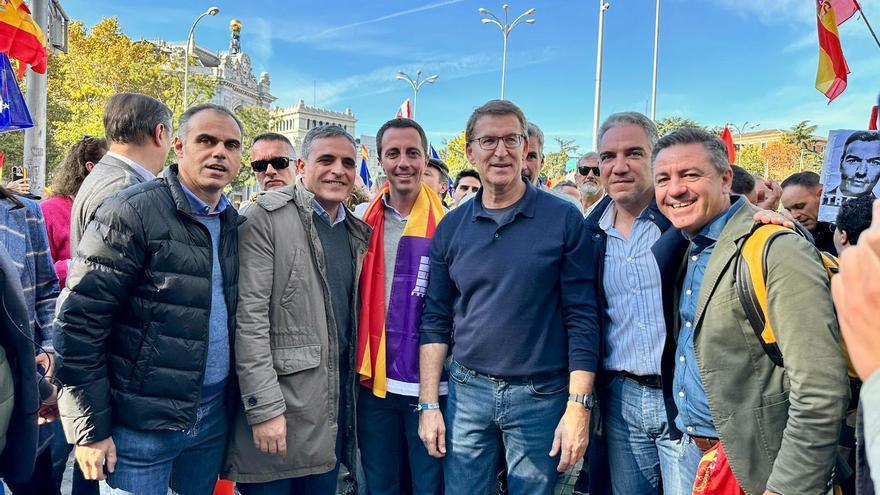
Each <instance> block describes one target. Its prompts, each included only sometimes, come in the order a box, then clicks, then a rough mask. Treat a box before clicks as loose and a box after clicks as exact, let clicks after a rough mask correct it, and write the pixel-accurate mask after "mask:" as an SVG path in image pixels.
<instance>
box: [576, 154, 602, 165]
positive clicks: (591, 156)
mask: <svg viewBox="0 0 880 495" xmlns="http://www.w3.org/2000/svg"><path fill="white" fill-rule="evenodd" d="M584 160H596V161H599V153H597V152H595V151H590V152H588V153H584V156H582V157H580V158H578V163H580V162H582V161H584Z"/></svg>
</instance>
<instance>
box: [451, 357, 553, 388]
mask: <svg viewBox="0 0 880 495" xmlns="http://www.w3.org/2000/svg"><path fill="white" fill-rule="evenodd" d="M453 362H455V364H457V365H458V366H459V367H460V368H461V369H463V370H465V371H466V372H468V373H470V374H471V375H472V376H480V377H483V378H488V379H489V380H492V381H496V382H507V383H515V384H527V383H529V382H530V381H543V380H548V379H551V378H558V377H559V376H562V375H567V374H568V373H567V372H566V371H565V370H559V371H549V372H546V373H537V374H534V375H525V376H507V375H490V374H488V373H481V372H479V371H475V370H473V369H471V368H468V367H467V366H465V365H463V364H461V363H460V362H458V361H457V360H455V359H453Z"/></svg>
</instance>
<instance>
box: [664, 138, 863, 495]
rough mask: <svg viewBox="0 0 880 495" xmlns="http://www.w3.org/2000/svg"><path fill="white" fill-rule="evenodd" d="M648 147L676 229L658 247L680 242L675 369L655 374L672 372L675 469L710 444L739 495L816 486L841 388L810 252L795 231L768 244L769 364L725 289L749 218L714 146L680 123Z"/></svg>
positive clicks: (718, 145) (839, 414)
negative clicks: (773, 344)
mask: <svg viewBox="0 0 880 495" xmlns="http://www.w3.org/2000/svg"><path fill="white" fill-rule="evenodd" d="M653 153H654V155H653V161H654V184H655V195H656V199H657V204H658V206H659V207H660V210H661V211H662V212H663V214H664V215H665V216H666V217H667V218H669V220H670V221H671V222H672V223H673V225H674V226H675V227H677V228H678V229H680V230H679V231H675V230H671V231H668V232H667V233H666V234H664V236H663V237H662V238H661V239H660V241H658V243H663V242H667V241H671V242H679V241H680V239H681V235H682V234H684V237H685V238H686V239H687V240H688V243H689V246H688V254H687V259H686V266H685V267H683V268H682V271H681V274H680V277H681V278H680V283H681V287H680V289H679V290H680V293H679V294H678V296H679V297H678V303H677V305H676V307H675V310H676V325H675V326H674V327H672V328H671V329H670V332H671V333H672V334H673V339H672V340H671V344H670V343H669V342H670V340H668V341H667V342H668V343H667V352H665V353H664V366H665V367H666V368H667V369H673V368H674V373H672V374H667V373H664V374H663V376H664V377H667V376H672V377H673V378H672V387H671V392H672V397H673V399H674V400H675V404H676V406H677V410H678V414H677V417H676V418H675V425H676V427H677V428H678V429H679V430H680V431H681V432H682V433H683V434H684V436H683V438H682V442H683V445H682V450H681V451H682V462H681V475H682V476H685V475H686V474H688V473H689V476H690V477H691V478H692V479H693V478H694V476H695V474H696V472H697V467H698V464H699V463H700V458H701V456H702V454H703V452H705V451H708V450H710V449H716V451H717V452H718V453H719V456H720V455H722V454H726V456H727V459H728V462H729V465H730V469H731V471H732V473H733V475H734V476H735V478H736V482H737V483H738V484H739V487H740V488H741V489H742V490H743V491H744V492H745V493H747V494H756V495H761V494H794V493H797V494H824V493H827V492H828V490H829V488H830V482H831V476H832V468H833V466H834V463H835V455H836V446H837V439H838V433H839V428H840V424H841V420H842V419H843V416H844V409H845V407H846V405H847V403H848V400H847V399H848V396H849V388H848V382H847V376H846V365H845V363H844V358H843V354H842V352H841V350H840V343H839V342H840V335H839V332H838V326H837V320H836V318H835V315H834V310H833V308H832V304H831V297H830V292H829V281H828V276H827V275H826V274H825V271H824V267H823V266H822V264H821V261H820V258H819V255H818V253H817V251H816V250H815V248H814V247H813V246H811V245H810V244H809V242H807V241H806V240H805V239H803V238H801V237H799V236H797V235H783V236H781V237H779V238H778V239H777V240H775V241H774V242H773V243H772V244H771V245H770V247H769V249H768V252H767V258H766V259H767V267H766V277H767V309H768V314H769V321H770V322H771V323H772V325H773V330H774V332H775V335H776V338H777V340H778V342H777V343H778V345H779V348H780V349H781V351H782V355H783V357H784V367H780V366H776V365H775V364H774V363H773V362H772V361H771V360H770V358H769V357H768V356H767V355H766V353H765V352H764V349H763V347H762V345H761V343H760V342H759V340H758V338H757V337H756V336H755V333H754V331H753V330H752V326H751V325H750V323H749V321H748V319H747V317H746V315H745V312H744V310H743V308H742V305H741V303H740V300H739V298H738V296H737V293H736V289H735V285H734V276H735V271H736V270H735V269H734V267H735V261H736V257H737V256H739V251H738V248H739V246H740V245H741V243H742V241H743V240H744V239H745V238H746V237H747V236H748V235H749V234H750V232H751V230H752V227H753V225H754V219H753V212H752V211H751V210H750V209H749V208H748V207H743V206H744V204H745V199H744V198H742V197H739V196H733V197H732V198H731V196H730V195H729V194H730V187H731V183H732V175H733V174H732V170H731V169H730V166H729V164H728V160H727V149H726V147H725V145H724V143H723V142H721V140H720V139H718V138H717V137H715V136H713V135H710V134H708V133H706V132H704V131H701V130H698V129H681V130H678V131H675V132H673V133H671V134H669V135H667V136H664V137H663V138H661V139H660V141H659V142H658V143H657V146H656V147H655V148H654V152H653ZM674 236H678V239H675V238H674ZM671 351H674V352H671ZM719 441H720V445H718V443H719Z"/></svg>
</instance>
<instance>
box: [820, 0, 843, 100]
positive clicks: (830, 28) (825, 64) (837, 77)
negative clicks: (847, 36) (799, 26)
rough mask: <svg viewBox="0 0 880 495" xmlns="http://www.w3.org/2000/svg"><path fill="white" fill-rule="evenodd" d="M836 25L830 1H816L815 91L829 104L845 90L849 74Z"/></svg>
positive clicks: (835, 16) (835, 17) (832, 5)
mask: <svg viewBox="0 0 880 495" xmlns="http://www.w3.org/2000/svg"><path fill="white" fill-rule="evenodd" d="M837 24H838V22H837V15H836V12H835V11H834V4H833V3H832V2H831V0H817V1H816V25H817V26H818V32H819V70H818V71H817V72H816V89H818V90H819V91H821V92H822V93H824V94H825V96H827V97H828V102H829V103H830V102H831V101H832V100H834V99H835V98H837V97H838V96H840V94H841V93H843V90H844V89H846V75H847V74H849V67H847V65H846V59H845V58H844V57H843V48H841V46H840V36H839V35H838V34H837Z"/></svg>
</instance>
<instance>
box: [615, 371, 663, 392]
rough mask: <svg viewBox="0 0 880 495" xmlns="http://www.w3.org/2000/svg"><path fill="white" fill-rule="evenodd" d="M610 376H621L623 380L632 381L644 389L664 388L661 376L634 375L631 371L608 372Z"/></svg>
mask: <svg viewBox="0 0 880 495" xmlns="http://www.w3.org/2000/svg"><path fill="white" fill-rule="evenodd" d="M608 374H609V375H611V376H619V377H621V378H626V379H629V380H632V381H634V382H636V383H638V384H639V385H642V386H644V387H650V388H663V382H662V381H661V380H660V375H644V376H643V375H634V374H632V373H630V372H629V371H617V370H611V371H609V372H608Z"/></svg>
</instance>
